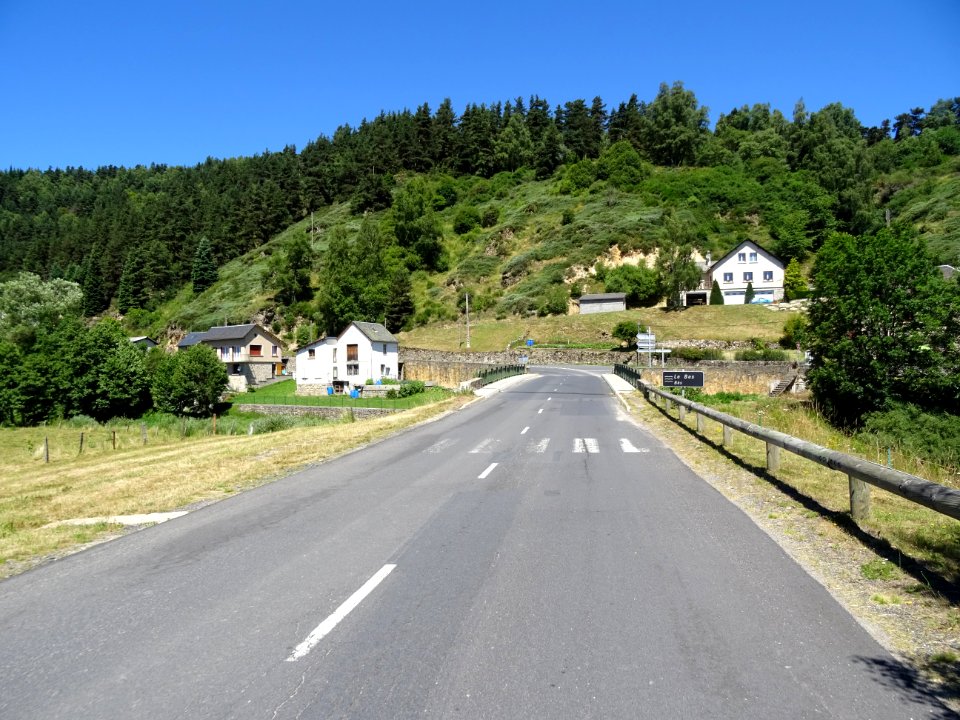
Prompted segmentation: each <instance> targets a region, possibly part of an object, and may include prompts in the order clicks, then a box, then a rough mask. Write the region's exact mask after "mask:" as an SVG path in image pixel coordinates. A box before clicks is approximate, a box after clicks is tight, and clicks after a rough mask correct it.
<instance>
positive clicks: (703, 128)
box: [640, 82, 708, 167]
mask: <svg viewBox="0 0 960 720" xmlns="http://www.w3.org/2000/svg"><path fill="white" fill-rule="evenodd" d="M707 119H708V117H707V108H706V107H703V106H702V105H700V104H699V103H698V102H697V98H696V96H695V95H694V94H693V92H692V91H690V90H687V89H685V88H684V87H683V83H682V82H675V83H673V85H667V84H666V83H661V84H660V90H659V92H658V93H657V97H656V98H655V99H654V101H653V102H652V103H650V105H649V107H648V108H647V112H646V114H645V115H644V116H643V125H642V131H641V133H640V137H641V143H642V149H643V151H644V152H645V153H646V155H647V156H648V157H649V158H650V159H651V160H652V161H653V162H654V163H656V164H657V165H668V166H671V167H677V166H680V165H692V164H693V163H694V161H695V159H696V157H697V150H698V148H699V147H700V145H701V144H702V143H703V142H704V140H705V138H706V135H707Z"/></svg>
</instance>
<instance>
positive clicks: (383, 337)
mask: <svg viewBox="0 0 960 720" xmlns="http://www.w3.org/2000/svg"><path fill="white" fill-rule="evenodd" d="M350 325H356V326H357V329H358V330H359V331H360V332H362V333H363V334H364V335H365V336H366V337H367V339H368V340H370V341H372V342H388V343H397V344H398V345H399V344H400V341H399V340H397V338H396V337H394V336H393V335H392V334H391V333H390V331H389V330H387V328H385V327H384V326H383V325H381V324H380V323H372V322H359V321H357V320H354V321H353V322H352V323H350ZM350 325H348V326H347V328H349V327H350ZM343 332H346V329H344V331H343ZM340 334H341V335H343V333H340Z"/></svg>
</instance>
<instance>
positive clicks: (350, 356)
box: [347, 345, 360, 362]
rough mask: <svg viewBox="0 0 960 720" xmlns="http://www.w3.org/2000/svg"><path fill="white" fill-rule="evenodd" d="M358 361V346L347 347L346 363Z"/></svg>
mask: <svg viewBox="0 0 960 720" xmlns="http://www.w3.org/2000/svg"><path fill="white" fill-rule="evenodd" d="M358 360H360V346H359V345H347V362H357V361H358Z"/></svg>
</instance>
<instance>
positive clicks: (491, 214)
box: [480, 205, 500, 228]
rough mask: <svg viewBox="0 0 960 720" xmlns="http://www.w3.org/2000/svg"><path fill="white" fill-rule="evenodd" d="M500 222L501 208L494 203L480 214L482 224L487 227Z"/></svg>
mask: <svg viewBox="0 0 960 720" xmlns="http://www.w3.org/2000/svg"><path fill="white" fill-rule="evenodd" d="M498 222H500V209H499V208H497V207H496V206H494V205H490V206H489V207H486V208H484V210H483V212H482V213H481V214H480V225H481V226H482V227H485V228H489V227H493V226H494V225H496V224H497V223H498Z"/></svg>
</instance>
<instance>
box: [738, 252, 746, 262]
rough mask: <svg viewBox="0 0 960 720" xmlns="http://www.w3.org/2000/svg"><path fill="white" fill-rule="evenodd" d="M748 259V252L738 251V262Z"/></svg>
mask: <svg viewBox="0 0 960 720" xmlns="http://www.w3.org/2000/svg"><path fill="white" fill-rule="evenodd" d="M746 261H747V254H746V253H737V262H739V263H745V262H746Z"/></svg>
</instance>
